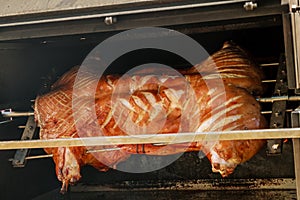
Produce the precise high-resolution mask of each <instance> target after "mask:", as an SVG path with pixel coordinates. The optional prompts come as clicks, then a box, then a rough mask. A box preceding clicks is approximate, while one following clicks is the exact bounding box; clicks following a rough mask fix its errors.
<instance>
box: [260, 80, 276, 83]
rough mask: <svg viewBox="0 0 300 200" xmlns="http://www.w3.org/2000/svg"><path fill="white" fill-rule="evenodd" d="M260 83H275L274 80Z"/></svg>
mask: <svg viewBox="0 0 300 200" xmlns="http://www.w3.org/2000/svg"><path fill="white" fill-rule="evenodd" d="M261 82H262V83H276V80H262V81H261Z"/></svg>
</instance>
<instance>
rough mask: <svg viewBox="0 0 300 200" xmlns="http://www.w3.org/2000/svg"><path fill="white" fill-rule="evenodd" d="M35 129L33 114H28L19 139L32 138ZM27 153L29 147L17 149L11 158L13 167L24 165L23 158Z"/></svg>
mask: <svg viewBox="0 0 300 200" xmlns="http://www.w3.org/2000/svg"><path fill="white" fill-rule="evenodd" d="M35 129H36V123H35V121H34V116H29V117H28V119H27V123H26V127H25V129H24V131H23V135H22V138H21V140H30V139H32V138H33V136H34V132H35ZM28 153H29V149H18V150H17V151H16V153H15V156H14V158H13V160H12V165H13V166H14V167H24V166H25V163H26V159H25V158H26V156H27V154H28Z"/></svg>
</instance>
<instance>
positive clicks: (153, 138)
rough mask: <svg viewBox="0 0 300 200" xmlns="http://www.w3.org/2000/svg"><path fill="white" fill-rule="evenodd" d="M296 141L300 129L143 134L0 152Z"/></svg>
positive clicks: (24, 144) (24, 145)
mask: <svg viewBox="0 0 300 200" xmlns="http://www.w3.org/2000/svg"><path fill="white" fill-rule="evenodd" d="M281 138H300V128H284V129H282V128H281V129H258V130H236V131H221V132H196V133H195V132H188V133H170V134H145V135H134V137H133V136H98V137H82V138H57V139H42V140H39V139H35V140H23V141H19V140H17V141H15V140H14V141H2V142H0V150H9V149H35V148H54V147H71V146H107V145H126V144H153V143H165V144H179V143H190V142H196V141H219V140H251V139H281Z"/></svg>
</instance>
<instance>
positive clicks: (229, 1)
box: [0, 0, 247, 27]
mask: <svg viewBox="0 0 300 200" xmlns="http://www.w3.org/2000/svg"><path fill="white" fill-rule="evenodd" d="M246 1H247V0H227V1H214V2H207V3H195V4H186V5H178V6H166V7H155V8H148V9H139V10H126V11H119V12H108V13H101V14H92V15H84V16H72V17H62V18H56V19H41V20H33V21H27V22H13V23H3V24H0V27H10V26H23V25H32V24H43V23H50V22H51V23H52V22H65V21H73V20H82V19H92V18H101V17H113V16H120V15H132V14H140V13H151V12H161V11H170V10H182V9H190V8H200V7H208V6H217V5H226V4H234V3H242V2H246Z"/></svg>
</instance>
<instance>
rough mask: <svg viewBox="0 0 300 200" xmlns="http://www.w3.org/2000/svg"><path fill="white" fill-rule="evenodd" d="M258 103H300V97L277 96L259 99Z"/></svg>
mask: <svg viewBox="0 0 300 200" xmlns="http://www.w3.org/2000/svg"><path fill="white" fill-rule="evenodd" d="M256 100H257V101H258V102H262V103H273V102H274V101H300V96H277V97H276V96H275V97H267V98H257V99H256Z"/></svg>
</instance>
